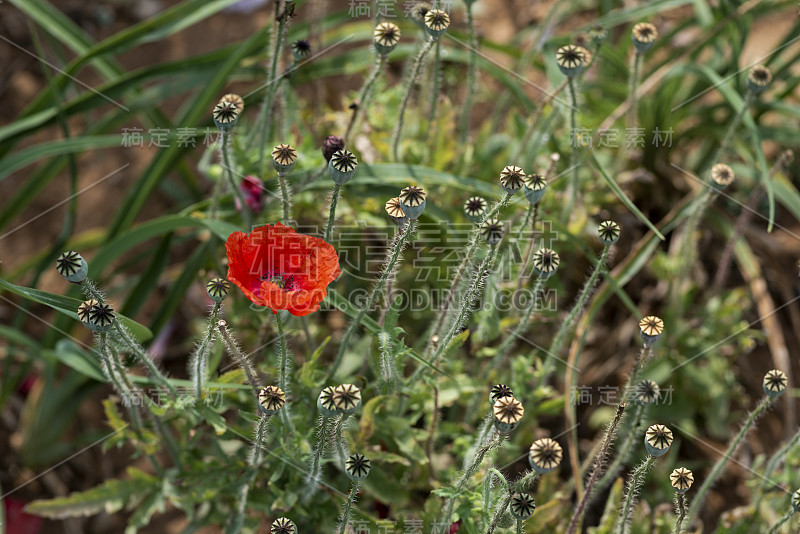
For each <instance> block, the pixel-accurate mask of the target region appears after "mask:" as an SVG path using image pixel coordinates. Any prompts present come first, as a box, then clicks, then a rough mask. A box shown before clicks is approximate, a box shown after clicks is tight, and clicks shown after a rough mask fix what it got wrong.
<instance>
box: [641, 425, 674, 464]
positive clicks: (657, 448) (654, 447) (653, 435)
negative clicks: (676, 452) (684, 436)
mask: <svg viewBox="0 0 800 534" xmlns="http://www.w3.org/2000/svg"><path fill="white" fill-rule="evenodd" d="M672 439H673V437H672V430H670V429H669V428H667V427H666V426H664V425H650V427H649V428H648V429H647V432H645V435H644V447H645V449H647V453H648V454H649V455H650V456H652V457H653V458H658V457H659V456H663V455H665V454H666V453H667V451H668V450H669V448H670V446H671V445H672Z"/></svg>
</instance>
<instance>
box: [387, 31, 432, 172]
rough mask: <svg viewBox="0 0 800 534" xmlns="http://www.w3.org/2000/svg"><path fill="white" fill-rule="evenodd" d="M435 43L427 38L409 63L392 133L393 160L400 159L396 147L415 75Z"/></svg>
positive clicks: (398, 143) (412, 89)
mask: <svg viewBox="0 0 800 534" xmlns="http://www.w3.org/2000/svg"><path fill="white" fill-rule="evenodd" d="M434 44H436V41H434V40H433V39H428V41H427V42H426V43H425V44H424V45H423V46H422V47H421V48H420V49H419V52H418V53H417V57H416V58H414V63H413V64H412V65H411V70H410V71H409V73H410V74H409V77H408V80H407V81H406V91H405V94H404V95H403V101H402V103H401V104H400V110H399V112H398V114H397V122H396V123H395V126H394V132H393V133H392V145H391V146H392V157H393V158H394V160H395V161H400V154H399V151H398V148H399V146H400V137H401V136H402V134H403V119H404V118H405V115H406V108H408V102H409V101H410V100H411V93H413V92H414V83H415V82H416V81H417V76H419V71H420V69H421V68H422V63H423V60H424V59H425V56H426V55H428V52H430V51H431V48H433V45H434Z"/></svg>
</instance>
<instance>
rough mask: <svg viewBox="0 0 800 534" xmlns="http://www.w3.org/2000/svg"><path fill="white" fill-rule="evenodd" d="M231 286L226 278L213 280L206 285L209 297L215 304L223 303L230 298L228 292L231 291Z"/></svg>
mask: <svg viewBox="0 0 800 534" xmlns="http://www.w3.org/2000/svg"><path fill="white" fill-rule="evenodd" d="M230 288H231V285H230V283H228V281H227V280H225V279H224V278H212V279H211V280H209V282H208V283H207V284H206V291H207V292H208V296H209V297H210V298H211V300H213V301H214V302H222V301H223V300H225V297H227V296H228V291H229V290H230Z"/></svg>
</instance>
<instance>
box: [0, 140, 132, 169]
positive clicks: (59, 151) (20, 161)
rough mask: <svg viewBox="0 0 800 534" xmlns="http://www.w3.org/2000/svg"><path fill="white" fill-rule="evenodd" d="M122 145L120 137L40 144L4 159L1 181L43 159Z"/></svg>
mask: <svg viewBox="0 0 800 534" xmlns="http://www.w3.org/2000/svg"><path fill="white" fill-rule="evenodd" d="M120 145H121V137H120V136H119V135H88V136H82V137H70V138H69V139H59V140H58V141H48V142H46V143H40V144H38V145H34V146H32V147H30V148H26V149H24V150H20V151H19V152H16V153H14V154H12V155H10V156H8V157H7V158H4V159H3V166H2V168H0V180H2V179H3V178H5V177H6V176H8V175H10V174H12V173H13V172H15V171H17V170H19V169H22V168H23V167H26V166H27V165H31V164H33V163H36V162H37V161H39V160H42V159H47V158H52V157H54V156H62V155H65V154H75V153H79V152H84V151H86V150H97V149H99V148H109V147H119V146H120Z"/></svg>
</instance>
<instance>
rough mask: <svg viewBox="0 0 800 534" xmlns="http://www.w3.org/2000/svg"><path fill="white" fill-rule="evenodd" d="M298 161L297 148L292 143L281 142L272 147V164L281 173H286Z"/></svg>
mask: <svg viewBox="0 0 800 534" xmlns="http://www.w3.org/2000/svg"><path fill="white" fill-rule="evenodd" d="M295 161H297V150H295V149H294V148H292V147H291V145H287V144H283V143H282V144H280V145H278V146H276V147H275V148H273V149H272V166H273V168H274V169H275V170H276V171H278V172H279V173H281V174H286V173H287V172H289V171H291V170H292V167H294V162H295Z"/></svg>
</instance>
